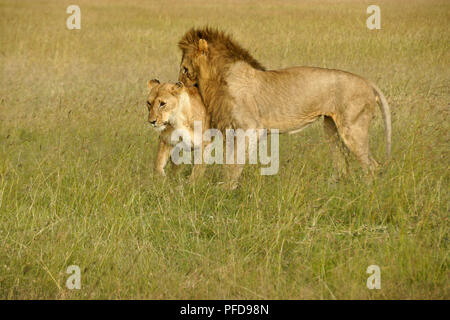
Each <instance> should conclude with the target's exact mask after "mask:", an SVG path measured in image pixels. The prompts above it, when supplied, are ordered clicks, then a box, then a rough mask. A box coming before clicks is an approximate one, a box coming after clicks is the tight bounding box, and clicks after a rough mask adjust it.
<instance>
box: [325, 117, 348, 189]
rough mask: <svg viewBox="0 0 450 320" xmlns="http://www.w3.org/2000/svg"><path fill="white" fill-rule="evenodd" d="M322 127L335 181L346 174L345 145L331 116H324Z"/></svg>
mask: <svg viewBox="0 0 450 320" xmlns="http://www.w3.org/2000/svg"><path fill="white" fill-rule="evenodd" d="M323 128H324V131H325V136H326V139H327V142H328V145H329V147H330V153H331V161H333V167H334V173H333V177H332V180H333V181H337V180H339V179H340V178H343V177H345V176H346V175H347V174H348V160H347V157H346V154H345V153H346V150H345V146H344V145H343V143H342V141H341V139H340V138H339V133H338V130H337V127H336V124H335V123H334V121H333V119H332V118H331V117H329V116H325V117H324V119H323Z"/></svg>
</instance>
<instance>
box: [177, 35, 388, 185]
mask: <svg viewBox="0 0 450 320" xmlns="http://www.w3.org/2000/svg"><path fill="white" fill-rule="evenodd" d="M178 46H179V48H180V49H181V50H182V60H181V66H180V73H179V80H180V81H182V82H184V83H185V84H186V85H196V86H198V88H199V91H200V95H201V96H202V98H203V102H204V103H205V105H206V108H207V111H208V113H209V114H210V115H211V125H212V127H216V128H218V129H219V130H222V131H224V130H225V129H227V128H233V129H237V128H241V129H244V130H246V129H250V128H254V129H260V128H267V129H270V128H272V129H279V130H280V132H281V133H282V132H286V133H294V132H298V131H300V130H301V129H303V128H304V127H306V126H307V125H309V124H311V123H312V122H313V121H315V120H317V119H318V118H319V117H320V116H324V128H325V132H326V135H327V138H328V140H329V142H330V147H331V151H332V159H333V163H334V166H335V168H336V169H337V173H338V174H342V173H346V172H347V170H348V169H347V161H346V159H345V155H344V154H343V153H342V151H341V150H340V148H339V145H340V141H342V142H343V143H344V145H345V146H346V147H347V148H348V149H349V150H350V152H352V153H353V154H354V155H355V156H356V157H357V159H358V160H359V162H360V163H361V165H362V167H363V169H364V171H365V172H369V171H370V172H372V171H373V170H374V169H375V167H376V166H378V164H377V162H376V161H375V160H374V159H373V158H372V156H371V155H370V150H369V125H370V121H371V119H372V118H373V116H374V113H375V105H376V102H381V106H380V108H381V112H382V114H383V119H384V124H385V135H386V144H387V146H386V154H387V159H389V157H390V152H391V114H390V109H389V105H388V104H387V101H386V98H385V97H384V95H383V93H382V92H381V91H380V89H378V88H377V87H376V86H375V85H374V84H373V83H371V82H370V81H368V80H366V79H363V78H362V77H360V76H357V75H354V74H352V73H349V72H345V71H340V70H332V69H324V68H315V67H292V68H287V69H282V70H265V69H264V67H263V66H262V65H261V64H260V63H259V62H258V61H256V60H255V59H254V58H253V57H252V56H251V55H250V54H249V53H248V51H246V50H245V49H243V48H242V47H241V46H239V45H238V44H237V43H236V42H235V41H233V40H232V39H231V38H230V36H228V35H226V34H225V33H223V32H221V31H218V30H216V29H212V28H208V27H206V28H203V29H191V30H189V31H188V32H187V33H186V34H185V35H184V36H183V37H182V39H181V40H180V41H179V43H178ZM242 169H243V166H242V165H235V166H232V168H231V170H228V174H229V178H230V179H231V187H235V186H236V183H235V182H237V179H238V178H239V176H240V174H241V172H242Z"/></svg>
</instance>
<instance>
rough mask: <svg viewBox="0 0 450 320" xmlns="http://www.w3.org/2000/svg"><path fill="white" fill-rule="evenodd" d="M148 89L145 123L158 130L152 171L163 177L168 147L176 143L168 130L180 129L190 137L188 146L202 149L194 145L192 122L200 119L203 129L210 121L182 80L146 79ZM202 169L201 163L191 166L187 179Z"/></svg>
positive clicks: (193, 89) (195, 95)
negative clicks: (147, 80)
mask: <svg viewBox="0 0 450 320" xmlns="http://www.w3.org/2000/svg"><path fill="white" fill-rule="evenodd" d="M148 90H149V94H148V99H147V108H148V111H149V114H148V122H149V123H150V124H151V125H152V126H153V127H154V128H155V129H156V130H157V131H159V132H160V134H159V146H158V155H157V157H156V163H155V170H156V172H157V173H159V174H161V175H162V176H165V175H166V174H165V172H164V167H165V166H166V164H167V162H168V160H169V157H170V155H171V151H172V149H173V148H174V146H175V145H176V144H177V143H178V142H179V141H178V140H177V141H173V140H172V139H171V136H172V133H173V132H174V131H175V130H184V132H185V133H187V134H188V135H189V136H190V141H191V146H190V147H192V148H203V146H202V145H198V146H197V145H194V142H195V139H194V121H201V123H202V129H203V130H207V129H208V128H209V122H210V120H209V115H208V114H207V113H206V109H205V106H204V104H203V102H202V99H201V97H200V95H199V93H198V90H197V88H195V87H185V86H184V85H183V83H182V82H177V83H176V84H171V83H163V84H161V83H160V82H159V80H156V79H154V80H150V81H149V82H148ZM204 169H205V168H204V165H203V164H198V165H197V164H196V165H194V168H193V169H192V173H191V176H190V178H189V180H190V181H194V180H195V179H196V178H198V177H200V176H201V175H202V174H203V172H204Z"/></svg>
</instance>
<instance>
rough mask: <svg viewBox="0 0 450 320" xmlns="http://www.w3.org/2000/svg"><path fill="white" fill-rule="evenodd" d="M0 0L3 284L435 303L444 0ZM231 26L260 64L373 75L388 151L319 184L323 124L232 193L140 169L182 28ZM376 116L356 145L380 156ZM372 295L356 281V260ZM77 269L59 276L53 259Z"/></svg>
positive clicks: (441, 228) (444, 178)
mask: <svg viewBox="0 0 450 320" xmlns="http://www.w3.org/2000/svg"><path fill="white" fill-rule="evenodd" d="M70 4H73V1H9V0H0V16H1V19H0V66H1V67H0V68H1V74H2V76H1V79H0V219H1V220H0V221H1V222H0V298H3V299H17V298H18V299H44V298H45V299H63V298H66V299H86V298H87V299H98V298H106V299H118V298H125V299H128V298H138V299H141V298H145V299H185V298H186V299H187V298H198V299H210V298H215V299H222V298H231V299H233V298H242V299H257V298H263V299H266V298H267V299H394V298H400V299H419V298H423V299H431V298H437V299H448V298H450V294H449V269H448V266H449V260H448V252H449V248H448V247H449V245H448V242H449V239H448V231H449V216H448V212H449V192H448V190H449V140H450V136H449V97H450V92H449V88H450V76H449V68H450V59H449V58H450V54H449V52H450V50H449V43H450V36H449V31H448V23H449V21H450V3H449V2H448V1H445V0H442V1H425V0H423V1H377V4H378V5H379V6H380V7H381V24H382V29H381V30H369V29H367V27H366V24H365V20H366V18H367V17H368V15H367V13H366V8H367V6H368V5H369V4H373V3H372V2H367V1H312V2H311V1H298V2H297V1H275V0H267V1H266V0H264V1H257V2H256V1H255V2H250V1H197V0H195V1H188V2H185V1H160V2H156V1H146V2H144V1H112V0H108V1H106V0H104V1H95V2H94V1H86V0H79V1H76V4H78V5H79V6H80V8H81V16H82V21H81V30H68V29H67V28H66V25H65V21H66V19H67V17H68V16H69V15H68V14H66V8H67V6H68V5H70ZM206 24H209V25H212V26H218V27H220V28H221V29H224V30H227V31H228V32H230V33H231V34H233V35H234V37H235V38H236V39H237V40H238V41H239V42H240V43H241V44H242V45H243V46H244V47H246V48H249V49H250V51H251V53H252V54H253V55H254V56H255V57H256V58H257V59H258V60H260V61H261V62H262V63H263V64H264V65H265V66H267V67H268V68H281V67H287V66H292V65H311V66H321V67H329V68H338V69H344V70H347V71H351V72H354V73H357V74H360V75H362V76H364V77H366V78H368V79H371V80H372V81H374V82H375V83H377V85H378V86H379V87H380V88H381V89H382V90H383V92H384V93H385V95H386V96H387V99H388V101H389V103H390V105H391V108H392V112H393V159H392V161H391V163H390V165H389V166H388V167H387V168H385V170H384V172H383V174H382V175H381V176H380V177H379V178H377V179H376V180H375V181H373V183H371V184H367V183H364V182H363V179H362V173H361V170H360V169H359V167H358V165H357V164H356V163H355V162H354V161H353V162H352V165H351V167H352V172H353V173H352V174H351V175H350V176H349V177H348V178H347V179H345V180H344V181H342V182H340V183H338V184H337V185H335V184H330V183H329V181H330V179H329V177H330V176H331V173H332V163H331V160H330V159H329V151H328V148H327V145H326V144H325V143H324V133H323V131H322V126H321V123H317V125H313V126H312V127H311V128H309V129H308V130H306V131H303V132H302V133H300V134H297V135H293V136H282V137H281V141H280V153H281V154H280V157H281V163H280V171H279V173H278V174H277V175H275V176H260V175H259V169H258V167H255V166H248V167H247V168H246V170H245V172H244V175H243V177H242V186H241V188H239V189H238V190H234V191H224V190H223V189H222V188H221V187H220V186H218V185H217V181H218V180H220V174H221V173H220V171H221V170H220V169H221V168H220V167H219V166H212V167H211V168H209V169H208V171H207V176H206V178H205V179H204V180H202V181H201V182H200V183H199V184H197V185H195V186H192V185H189V184H187V183H186V182H185V177H186V176H187V175H188V173H189V167H186V168H185V169H184V170H183V171H182V173H181V175H179V176H173V177H171V178H168V179H166V180H162V179H160V178H158V177H156V176H154V174H153V171H152V166H153V161H154V159H155V155H156V144H157V134H156V133H155V132H154V131H152V130H151V129H150V128H149V126H148V124H147V123H146V122H145V120H146V107H145V98H146V81H147V80H148V79H151V78H159V79H161V80H162V81H167V80H176V78H177V74H178V67H179V61H180V52H179V50H178V49H177V46H176V44H177V41H178V39H179V38H180V37H181V36H182V35H183V34H184V32H185V31H186V30H187V29H189V28H190V27H192V26H203V25H206ZM383 130H384V129H383V124H382V120H381V116H380V115H379V113H378V117H377V119H376V121H375V124H374V126H373V128H372V131H371V136H372V138H371V149H372V150H373V153H374V154H375V157H376V158H377V159H378V160H380V161H383V160H384V158H383V157H384V147H385V146H384V139H383V134H384V133H383ZM372 264H375V265H378V266H380V269H381V289H380V290H369V289H368V288H367V287H366V280H367V278H368V277H369V274H366V269H367V267H368V266H369V265H372ZM69 265H78V266H80V268H81V276H82V278H81V286H82V287H81V289H80V290H69V289H68V288H67V287H66V280H67V278H68V277H69V275H68V274H66V269H67V267H68V266H69Z"/></svg>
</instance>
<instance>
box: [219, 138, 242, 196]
mask: <svg viewBox="0 0 450 320" xmlns="http://www.w3.org/2000/svg"><path fill="white" fill-rule="evenodd" d="M236 140H237V139H234V143H233V144H232V146H231V145H230V144H229V143H227V142H226V141H224V150H225V159H224V160H225V161H224V162H225V164H224V179H225V181H224V187H225V188H226V189H228V190H234V189H236V188H237V187H238V186H239V177H240V176H241V174H242V171H243V170H244V165H245V164H238V163H237V160H238V158H239V157H238V155H237V152H238V148H237V145H236V142H237V141H236ZM244 152H245V153H247V145H246V146H245V149H244ZM245 156H247V155H245ZM244 159H245V158H244Z"/></svg>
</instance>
